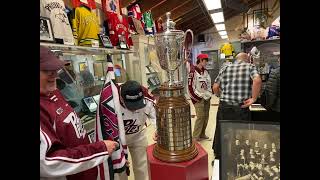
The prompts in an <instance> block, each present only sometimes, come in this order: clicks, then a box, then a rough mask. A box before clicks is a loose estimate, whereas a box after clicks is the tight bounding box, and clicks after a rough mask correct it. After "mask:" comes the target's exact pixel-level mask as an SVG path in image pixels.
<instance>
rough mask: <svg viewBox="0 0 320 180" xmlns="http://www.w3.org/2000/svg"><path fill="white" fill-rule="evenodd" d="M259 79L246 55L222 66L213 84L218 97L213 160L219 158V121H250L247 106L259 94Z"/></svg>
mask: <svg viewBox="0 0 320 180" xmlns="http://www.w3.org/2000/svg"><path fill="white" fill-rule="evenodd" d="M261 83H262V82H261V78H260V76H259V74H258V71H257V69H256V67H255V66H254V65H253V64H250V63H249V56H248V55H247V54H246V53H243V52H242V53H239V54H238V55H237V56H236V61H235V62H234V63H232V64H228V65H226V66H224V67H223V68H222V69H221V70H220V72H219V74H218V76H217V78H216V79H215V83H214V84H213V91H214V94H216V95H217V96H220V103H219V107H218V112H217V123H216V130H215V136H214V141H213V149H214V153H215V158H216V159H219V158H220V137H219V133H220V128H219V124H220V123H219V122H220V120H247V121H249V120H250V110H249V106H250V105H251V104H253V103H254V102H255V101H256V100H257V98H258V95H259V93H260V89H261Z"/></svg>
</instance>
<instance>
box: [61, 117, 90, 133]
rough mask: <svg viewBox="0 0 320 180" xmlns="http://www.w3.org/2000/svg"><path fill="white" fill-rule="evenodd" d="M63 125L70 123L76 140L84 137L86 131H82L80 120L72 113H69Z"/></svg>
mask: <svg viewBox="0 0 320 180" xmlns="http://www.w3.org/2000/svg"><path fill="white" fill-rule="evenodd" d="M63 122H64V123H67V124H69V123H71V124H72V126H73V128H74V132H75V133H76V135H77V138H85V136H86V130H85V129H84V127H83V125H82V123H81V120H80V118H79V117H78V116H77V115H76V114H75V113H74V112H71V113H70V114H69V115H68V116H67V117H66V119H65V120H63Z"/></svg>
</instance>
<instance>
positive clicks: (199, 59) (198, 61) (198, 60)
mask: <svg viewBox="0 0 320 180" xmlns="http://www.w3.org/2000/svg"><path fill="white" fill-rule="evenodd" d="M201 60H206V61H207V62H208V61H209V59H208V58H203V59H201V58H197V64H199V63H200V61H201Z"/></svg>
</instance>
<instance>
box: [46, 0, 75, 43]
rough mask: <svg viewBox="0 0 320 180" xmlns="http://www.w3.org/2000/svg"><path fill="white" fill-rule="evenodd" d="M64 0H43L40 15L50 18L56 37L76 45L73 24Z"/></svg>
mask: <svg viewBox="0 0 320 180" xmlns="http://www.w3.org/2000/svg"><path fill="white" fill-rule="evenodd" d="M65 9H66V8H65V5H64V2H63V0H41V1H40V16H43V17H47V18H49V19H50V21H51V24H52V28H53V34H54V37H55V38H57V39H63V42H64V44H68V45H74V39H73V34H72V30H71V25H70V22H69V19H68V16H67V13H66V11H65Z"/></svg>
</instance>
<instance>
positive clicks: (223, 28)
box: [215, 24, 226, 31]
mask: <svg viewBox="0 0 320 180" xmlns="http://www.w3.org/2000/svg"><path fill="white" fill-rule="evenodd" d="M215 26H216V29H217V31H224V30H226V26H225V25H224V24H215Z"/></svg>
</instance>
